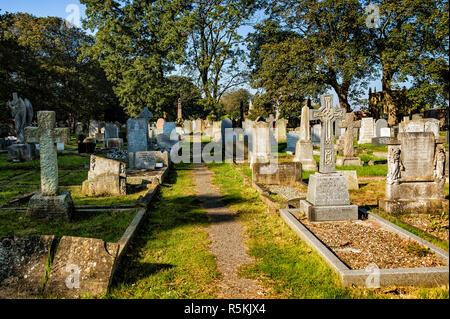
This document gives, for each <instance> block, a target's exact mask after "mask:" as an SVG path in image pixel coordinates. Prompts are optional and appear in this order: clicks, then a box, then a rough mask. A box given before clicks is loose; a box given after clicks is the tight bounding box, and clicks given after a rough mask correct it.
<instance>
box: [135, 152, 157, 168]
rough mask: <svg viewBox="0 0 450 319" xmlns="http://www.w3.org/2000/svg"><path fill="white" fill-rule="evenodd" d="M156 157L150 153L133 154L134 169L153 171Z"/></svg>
mask: <svg viewBox="0 0 450 319" xmlns="http://www.w3.org/2000/svg"><path fill="white" fill-rule="evenodd" d="M155 164H156V157H155V156H154V154H153V152H152V151H147V152H136V153H134V168H137V169H155Z"/></svg>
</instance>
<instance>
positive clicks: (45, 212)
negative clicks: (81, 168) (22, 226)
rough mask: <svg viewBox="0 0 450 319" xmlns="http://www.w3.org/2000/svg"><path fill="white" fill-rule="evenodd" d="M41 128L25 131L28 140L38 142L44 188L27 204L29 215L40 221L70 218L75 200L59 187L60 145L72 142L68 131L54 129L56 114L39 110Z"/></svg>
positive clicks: (28, 128) (39, 125)
mask: <svg viewBox="0 0 450 319" xmlns="http://www.w3.org/2000/svg"><path fill="white" fill-rule="evenodd" d="M37 119H38V127H26V128H25V140H26V141H27V142H29V143H39V145H40V152H39V153H40V163H41V187H40V191H38V192H37V193H36V194H35V195H33V197H31V199H30V202H29V204H28V215H29V216H31V217H37V218H49V219H53V218H61V217H62V218H65V219H70V218H71V214H72V211H73V201H72V197H71V196H70V192H68V191H60V190H59V187H58V160H57V152H56V143H57V142H67V143H68V142H69V140H70V131H69V129H68V128H55V112H53V111H39V112H38V113H37Z"/></svg>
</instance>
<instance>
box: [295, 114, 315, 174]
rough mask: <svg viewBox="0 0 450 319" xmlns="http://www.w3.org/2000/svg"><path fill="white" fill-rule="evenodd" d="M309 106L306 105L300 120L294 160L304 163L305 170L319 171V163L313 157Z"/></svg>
mask: <svg viewBox="0 0 450 319" xmlns="http://www.w3.org/2000/svg"><path fill="white" fill-rule="evenodd" d="M309 113H310V111H309V107H308V106H307V105H304V106H303V108H302V117H301V122H300V139H299V140H298V142H297V145H296V147H295V158H294V162H300V163H302V169H303V170H304V171H317V163H316V160H315V159H314V157H313V143H312V142H311V139H310V130H309Z"/></svg>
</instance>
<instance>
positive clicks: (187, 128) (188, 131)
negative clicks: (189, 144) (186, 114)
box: [183, 120, 192, 135]
mask: <svg viewBox="0 0 450 319" xmlns="http://www.w3.org/2000/svg"><path fill="white" fill-rule="evenodd" d="M183 127H184V134H186V135H189V134H191V133H192V121H190V120H184V123H183Z"/></svg>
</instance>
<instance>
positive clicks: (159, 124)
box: [156, 118, 166, 130]
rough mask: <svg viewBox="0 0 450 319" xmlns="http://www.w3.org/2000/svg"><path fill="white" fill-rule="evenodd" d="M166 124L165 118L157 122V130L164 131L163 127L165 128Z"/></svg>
mask: <svg viewBox="0 0 450 319" xmlns="http://www.w3.org/2000/svg"><path fill="white" fill-rule="evenodd" d="M164 123H166V120H165V119H163V118H159V119H158V120H157V121H156V128H157V129H160V130H162V129H163V127H164Z"/></svg>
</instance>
